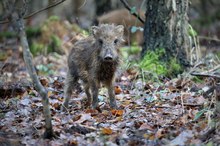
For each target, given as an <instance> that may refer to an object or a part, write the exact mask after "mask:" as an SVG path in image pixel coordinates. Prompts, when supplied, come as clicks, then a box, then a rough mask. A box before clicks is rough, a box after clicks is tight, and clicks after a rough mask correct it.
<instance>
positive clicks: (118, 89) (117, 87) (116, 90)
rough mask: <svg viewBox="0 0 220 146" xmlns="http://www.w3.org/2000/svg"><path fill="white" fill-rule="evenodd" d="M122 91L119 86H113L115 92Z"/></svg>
mask: <svg viewBox="0 0 220 146" xmlns="http://www.w3.org/2000/svg"><path fill="white" fill-rule="evenodd" d="M121 92H122V89H121V87H119V86H115V94H120V93H121Z"/></svg>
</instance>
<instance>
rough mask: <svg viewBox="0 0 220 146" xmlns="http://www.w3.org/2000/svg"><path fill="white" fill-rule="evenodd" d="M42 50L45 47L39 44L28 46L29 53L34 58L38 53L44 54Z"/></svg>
mask: <svg viewBox="0 0 220 146" xmlns="http://www.w3.org/2000/svg"><path fill="white" fill-rule="evenodd" d="M44 48H45V45H44V44H40V43H35V42H34V43H32V44H31V46H30V51H31V53H32V54H33V55H34V56H36V55H38V54H39V53H42V52H44Z"/></svg>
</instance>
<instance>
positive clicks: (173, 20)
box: [141, 0, 190, 67]
mask: <svg viewBox="0 0 220 146" xmlns="http://www.w3.org/2000/svg"><path fill="white" fill-rule="evenodd" d="M187 10H188V0H146V14H145V16H146V21H145V25H144V45H143V50H142V52H141V56H142V57H143V56H144V55H145V54H146V52H147V51H148V50H153V51H154V50H155V49H159V48H164V49H165V51H166V55H165V56H164V58H162V59H163V60H164V61H168V60H169V59H170V58H171V57H176V59H177V61H178V62H179V63H180V64H181V65H182V66H183V67H184V66H188V64H189V63H188V61H187V57H188V55H187V53H188V52H189V51H187V50H188V49H189V48H190V38H189V35H188V17H187Z"/></svg>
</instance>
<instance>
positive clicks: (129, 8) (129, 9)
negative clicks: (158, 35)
mask: <svg viewBox="0 0 220 146" xmlns="http://www.w3.org/2000/svg"><path fill="white" fill-rule="evenodd" d="M120 1H121V3H122V4H123V5H124V7H125V8H126V9H127V10H128V11H129V12H131V7H130V6H129V4H128V2H127V1H126V0H120ZM132 15H134V16H135V17H137V18H138V20H139V21H140V22H142V23H143V24H144V20H143V19H142V18H141V17H140V16H139V15H138V14H137V13H136V12H134V13H132Z"/></svg>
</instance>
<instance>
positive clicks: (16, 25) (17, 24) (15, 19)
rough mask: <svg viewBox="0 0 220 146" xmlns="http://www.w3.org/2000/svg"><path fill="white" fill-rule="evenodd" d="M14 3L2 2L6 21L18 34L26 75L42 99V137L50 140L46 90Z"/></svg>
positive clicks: (52, 134) (11, 1) (48, 106)
mask: <svg viewBox="0 0 220 146" xmlns="http://www.w3.org/2000/svg"><path fill="white" fill-rule="evenodd" d="M14 2H15V1H13V0H4V1H3V6H4V11H5V12H7V13H8V14H9V15H8V20H9V21H10V24H12V26H13V29H14V30H15V31H16V32H17V33H18V37H19V39H20V41H21V46H22V49H23V57H24V61H25V64H26V67H27V70H28V73H29V75H30V77H31V79H32V82H33V85H34V87H35V89H36V90H37V91H38V93H39V94H40V96H41V98H42V104H43V115H44V118H45V129H46V130H45V133H44V137H45V138H52V137H53V136H54V133H53V127H52V117H51V113H50V104H49V99H48V96H47V90H46V89H45V88H44V87H43V86H42V84H41V83H40V80H39V79H38V76H37V73H36V70H35V68H34V66H33V62H32V55H31V52H30V49H29V44H28V41H27V37H26V33H25V26H24V20H23V18H22V17H23V16H22V15H21V14H20V11H19V10H17V9H16V7H15V3H14ZM23 9H25V8H23ZM19 14H20V15H19ZM23 15H24V14H23Z"/></svg>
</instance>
